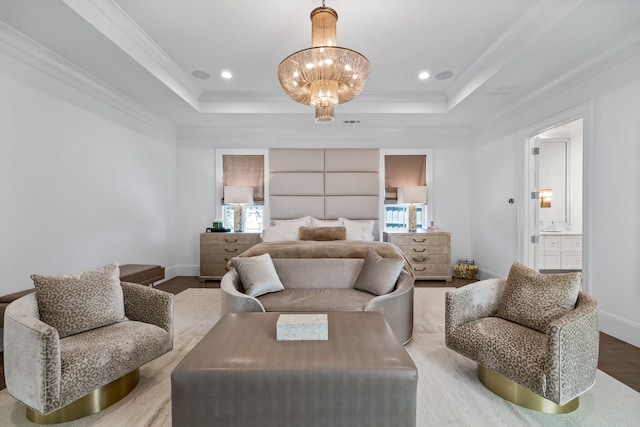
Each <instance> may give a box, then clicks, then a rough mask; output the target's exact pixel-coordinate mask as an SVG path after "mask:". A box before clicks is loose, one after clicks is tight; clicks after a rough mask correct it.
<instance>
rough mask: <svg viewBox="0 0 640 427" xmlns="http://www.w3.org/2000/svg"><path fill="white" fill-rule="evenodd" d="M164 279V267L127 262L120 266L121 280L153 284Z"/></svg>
mask: <svg viewBox="0 0 640 427" xmlns="http://www.w3.org/2000/svg"><path fill="white" fill-rule="evenodd" d="M162 279H164V267H162V266H160V265H148V264H125V265H121V266H120V281H122V282H131V283H139V284H141V285H153V283H154V282H157V281H158V280H162Z"/></svg>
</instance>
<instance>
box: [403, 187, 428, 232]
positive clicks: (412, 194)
mask: <svg viewBox="0 0 640 427" xmlns="http://www.w3.org/2000/svg"><path fill="white" fill-rule="evenodd" d="M398 203H399V204H402V205H406V204H408V205H409V224H408V227H407V230H408V231H409V232H411V233H414V232H415V231H416V229H417V220H416V211H417V209H416V205H424V204H425V203H427V187H426V186H424V185H412V186H407V187H400V188H398Z"/></svg>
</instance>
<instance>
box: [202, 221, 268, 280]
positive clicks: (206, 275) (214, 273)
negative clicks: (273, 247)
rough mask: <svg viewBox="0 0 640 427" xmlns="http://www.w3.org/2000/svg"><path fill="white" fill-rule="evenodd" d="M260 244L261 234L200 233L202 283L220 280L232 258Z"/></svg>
mask: <svg viewBox="0 0 640 427" xmlns="http://www.w3.org/2000/svg"><path fill="white" fill-rule="evenodd" d="M260 242H261V239H260V234H259V233H200V281H201V282H203V281H205V280H220V279H221V278H222V276H224V274H225V273H226V272H227V262H228V261H229V260H230V259H231V258H233V257H234V256H236V255H240V254H241V253H242V252H244V251H245V250H247V249H249V248H250V247H251V246H253V245H255V244H256V243H260Z"/></svg>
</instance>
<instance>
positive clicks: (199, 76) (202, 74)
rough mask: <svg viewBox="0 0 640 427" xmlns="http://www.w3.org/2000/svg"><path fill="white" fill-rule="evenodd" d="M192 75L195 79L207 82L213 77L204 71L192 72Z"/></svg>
mask: <svg viewBox="0 0 640 427" xmlns="http://www.w3.org/2000/svg"><path fill="white" fill-rule="evenodd" d="M191 75H192V76H193V77H195V78H196V79H201V80H207V79H208V78H209V77H211V76H210V75H209V73H207V72H206V71H202V70H195V71H192V72H191Z"/></svg>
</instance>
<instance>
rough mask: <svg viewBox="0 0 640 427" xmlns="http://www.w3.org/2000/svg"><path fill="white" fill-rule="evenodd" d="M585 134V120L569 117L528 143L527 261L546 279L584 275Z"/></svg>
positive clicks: (536, 132)
mask: <svg viewBox="0 0 640 427" xmlns="http://www.w3.org/2000/svg"><path fill="white" fill-rule="evenodd" d="M574 114H575V113H574ZM584 128H585V126H584V114H580V115H577V116H576V115H574V116H573V117H567V116H566V115H565V116H564V117H560V118H556V121H555V122H553V123H550V122H547V124H546V125H540V126H539V127H538V128H537V129H535V128H532V129H530V133H528V136H527V137H526V138H525V141H526V144H525V145H526V162H525V170H526V174H525V188H526V194H527V196H530V198H529V197H527V198H528V203H525V204H523V205H525V208H524V210H525V212H523V216H524V221H523V232H524V245H523V246H524V253H523V255H524V256H523V260H524V261H525V263H526V264H527V265H528V266H529V267H532V268H534V269H536V270H539V271H540V272H542V273H559V272H567V271H581V270H582V269H583V260H584V259H585V257H584V251H583V241H584V238H583V237H584V236H583V212H584V211H585V210H584V209H583V206H584V201H583V194H584V191H583V167H584V166H583V164H584V158H585V156H584Z"/></svg>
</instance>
